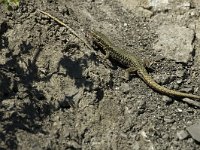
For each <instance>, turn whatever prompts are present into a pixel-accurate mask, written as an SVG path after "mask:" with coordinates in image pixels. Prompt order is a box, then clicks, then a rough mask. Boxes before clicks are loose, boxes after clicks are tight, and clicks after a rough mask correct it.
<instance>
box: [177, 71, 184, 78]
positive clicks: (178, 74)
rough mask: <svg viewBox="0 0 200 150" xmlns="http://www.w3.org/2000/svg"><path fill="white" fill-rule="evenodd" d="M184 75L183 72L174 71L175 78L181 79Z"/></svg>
mask: <svg viewBox="0 0 200 150" xmlns="http://www.w3.org/2000/svg"><path fill="white" fill-rule="evenodd" d="M184 74H185V70H177V71H176V76H177V77H179V78H181V77H183V76H184Z"/></svg>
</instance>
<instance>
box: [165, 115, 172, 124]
mask: <svg viewBox="0 0 200 150" xmlns="http://www.w3.org/2000/svg"><path fill="white" fill-rule="evenodd" d="M164 121H165V122H167V123H173V122H174V119H172V117H171V116H165V117H164Z"/></svg>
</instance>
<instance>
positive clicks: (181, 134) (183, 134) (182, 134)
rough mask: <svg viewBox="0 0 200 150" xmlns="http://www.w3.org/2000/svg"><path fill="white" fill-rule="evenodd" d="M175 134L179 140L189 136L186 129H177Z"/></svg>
mask: <svg viewBox="0 0 200 150" xmlns="http://www.w3.org/2000/svg"><path fill="white" fill-rule="evenodd" d="M176 135H177V137H178V139H179V140H184V139H186V138H187V137H188V136H189V134H188V132H187V131H186V130H181V131H178V132H177V133H176Z"/></svg>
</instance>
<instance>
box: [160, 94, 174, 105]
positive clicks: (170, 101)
mask: <svg viewBox="0 0 200 150" xmlns="http://www.w3.org/2000/svg"><path fill="white" fill-rule="evenodd" d="M162 101H164V102H165V103H166V104H169V103H172V102H173V100H172V98H170V97H168V96H165V95H164V96H163V97H162Z"/></svg>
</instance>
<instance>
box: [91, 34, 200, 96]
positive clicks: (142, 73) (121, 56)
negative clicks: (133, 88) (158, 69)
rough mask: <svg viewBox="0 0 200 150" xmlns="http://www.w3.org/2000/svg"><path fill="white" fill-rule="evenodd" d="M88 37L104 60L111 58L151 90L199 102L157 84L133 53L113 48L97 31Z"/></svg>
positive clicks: (185, 94)
mask: <svg viewBox="0 0 200 150" xmlns="http://www.w3.org/2000/svg"><path fill="white" fill-rule="evenodd" d="M89 34H90V36H91V37H92V40H93V42H95V43H96V44H97V45H99V46H101V47H102V49H103V50H104V51H105V53H106V58H112V59H114V60H116V61H118V62H120V63H121V64H123V65H125V66H127V67H128V69H127V71H128V72H129V73H130V72H136V73H137V75H138V76H139V77H140V78H141V79H142V80H143V81H144V82H145V83H146V84H147V85H148V86H149V87H151V88H152V89H153V90H155V91H157V92H159V93H161V94H164V95H167V96H170V97H179V98H185V97H187V98H190V99H196V100H200V96H197V95H193V94H187V93H183V92H178V91H175V90H170V89H168V88H165V87H163V86H160V85H159V84H157V83H156V82H155V81H154V80H153V79H152V78H151V77H150V75H149V74H148V72H147V70H146V69H145V67H144V63H143V62H142V61H141V59H139V58H138V57H137V56H136V55H134V54H133V53H129V52H127V51H124V50H122V49H120V48H119V47H116V46H114V45H113V44H112V43H111V42H110V40H109V39H108V38H107V37H106V36H105V35H104V34H102V33H101V32H98V31H94V30H93V31H89Z"/></svg>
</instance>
